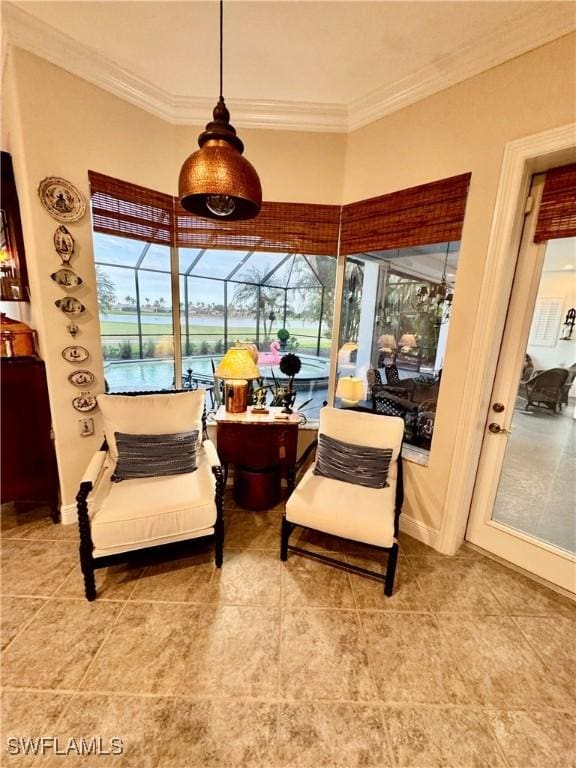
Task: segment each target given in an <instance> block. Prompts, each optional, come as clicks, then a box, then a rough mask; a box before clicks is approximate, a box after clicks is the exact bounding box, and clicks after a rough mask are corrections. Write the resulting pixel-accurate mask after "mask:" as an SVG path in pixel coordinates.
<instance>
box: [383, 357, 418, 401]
mask: <svg viewBox="0 0 576 768" xmlns="http://www.w3.org/2000/svg"><path fill="white" fill-rule="evenodd" d="M384 375H385V376H386V384H390V385H392V386H393V387H399V388H402V389H404V390H405V395H404V396H405V397H406V398H408V400H413V399H414V389H415V387H416V385H415V383H414V381H413V379H401V378H400V374H399V373H398V367H397V366H396V365H394V364H393V363H391V364H390V365H385V366H384Z"/></svg>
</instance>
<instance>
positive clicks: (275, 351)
mask: <svg viewBox="0 0 576 768" xmlns="http://www.w3.org/2000/svg"><path fill="white" fill-rule="evenodd" d="M279 352H280V342H279V341H273V342H272V343H271V344H270V352H260V354H259V355H258V365H279V363H280V360H281V359H282V357H281V356H280V354H279Z"/></svg>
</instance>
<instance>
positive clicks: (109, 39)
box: [2, 0, 576, 131]
mask: <svg viewBox="0 0 576 768" xmlns="http://www.w3.org/2000/svg"><path fill="white" fill-rule="evenodd" d="M2 15H3V21H4V22H5V28H6V34H7V39H8V41H9V42H10V43H12V44H14V45H18V46H20V47H23V48H26V49H28V50H31V51H33V52H34V53H37V54H38V55H40V56H43V57H44V58H46V59H48V60H49V61H52V62H53V63H56V64H58V65H60V66H62V67H64V68H65V69H68V70H69V71H71V72H74V73H75V74H77V75H79V76H80V77H84V78H85V79H87V80H89V81H91V82H94V83H96V84H97V85H100V86H101V87H104V88H106V89H108V90H110V91H112V92H114V93H116V94H117V95H119V96H122V97H123V98H126V99H127V100H129V101H131V102H133V103H135V104H138V106H141V107H143V108H144V109H147V110H148V111H150V112H152V113H154V114H157V115H159V116H161V117H163V118H164V119H168V120H170V121H172V122H175V123H198V122H200V123H203V122H206V121H207V119H208V115H209V112H208V111H209V110H210V109H211V107H212V106H213V105H214V103H215V101H216V97H217V95H218V18H219V16H218V3H217V2H216V0H209V1H208V2H206V1H200V0H190V1H189V2H181V1H179V0H163V2H155V1H153V0H152V1H150V2H138V1H137V0H135V1H133V2H116V1H114V0H111V1H109V2H76V1H74V0H73V1H72V2H70V1H67V2H51V1H50V0H46V1H45V2H3V3H2ZM575 26H576V23H575V12H574V4H573V3H572V2H554V1H553V0H546V1H545V2H540V1H539V0H530V1H529V2H524V1H523V0H513V1H508V0H507V1H505V2H490V1H483V2H478V1H475V2H468V1H467V0H455V1H454V2H437V1H436V0H420V1H418V2H412V0H386V1H382V2H381V1H379V0H372V1H371V2H363V1H362V0H352V1H348V2H347V1H345V0H338V1H332V0H320V1H318V0H317V1H316V2H307V1H306V0H293V1H290V0H283V1H280V2H276V1H272V0H256V1H254V0H252V1H251V2H245V1H244V0H226V2H225V5H224V58H225V61H224V96H225V97H226V101H227V103H228V105H229V107H230V109H231V112H232V115H233V118H234V123H235V124H238V125H252V126H259V127H275V128H298V129H305V130H306V129H307V130H333V131H347V130H350V129H353V128H356V127H359V126H360V125H363V124H366V123H368V122H371V121H372V120H374V119H376V118H378V117H381V116H383V115H384V114H388V113H390V112H392V111H395V110H396V109H399V108H401V107H403V106H406V105H407V104H410V103H413V102H415V101H417V100H419V99H420V98H423V97H425V96H428V95H430V94H431V93H434V92H437V91H439V90H442V89H443V88H446V87H448V86H450V85H452V84H454V83H456V82H459V81H461V80H464V79H466V78H467V77H470V76H472V75H475V74H477V73H478V72H481V71H483V70H486V69H488V68H490V67H492V66H495V65H497V64H500V63H502V62H503V61H506V60H508V59H510V58H513V57H514V56H517V55H519V54H521V53H524V52H525V51H527V50H531V49H532V48H535V47H537V46H539V45H543V44H544V43H546V42H549V41H550V40H553V39H555V38H557V37H560V36H561V35H563V34H566V33H568V32H570V31H571V30H573V29H574V28H575Z"/></svg>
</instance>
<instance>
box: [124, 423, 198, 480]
mask: <svg viewBox="0 0 576 768" xmlns="http://www.w3.org/2000/svg"><path fill="white" fill-rule="evenodd" d="M114 437H115V438H116V445H117V447H118V461H117V462H116V468H115V469H114V474H113V475H112V480H113V481H114V482H116V483H117V482H119V481H120V480H133V479H135V478H139V477H160V476H163V475H183V474H185V473H186V472H194V471H195V470H196V449H197V447H198V430H197V429H195V430H194V431H193V432H178V433H176V434H172V435H128V434H125V433H123V432H115V433H114Z"/></svg>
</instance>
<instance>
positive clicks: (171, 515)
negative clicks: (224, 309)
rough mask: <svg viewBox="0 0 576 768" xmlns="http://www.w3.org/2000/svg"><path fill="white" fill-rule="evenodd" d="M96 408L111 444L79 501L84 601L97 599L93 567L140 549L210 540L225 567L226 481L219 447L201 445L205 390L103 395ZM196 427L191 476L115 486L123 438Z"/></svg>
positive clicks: (97, 458)
mask: <svg viewBox="0 0 576 768" xmlns="http://www.w3.org/2000/svg"><path fill="white" fill-rule="evenodd" d="M98 404H99V406H100V409H101V410H102V413H103V416H104V431H105V434H106V442H105V443H104V446H103V448H102V449H101V450H100V451H98V452H97V453H96V454H95V455H94V456H93V458H92V460H91V461H90V463H89V465H88V467H87V469H86V472H85V473H84V476H83V477H82V481H81V483H80V490H79V492H78V494H77V496H76V502H77V510H78V525H79V529H80V563H81V566H82V573H83V575H84V586H85V591H86V598H87V599H88V600H94V599H95V598H96V586H95V579H94V570H95V569H96V568H104V567H107V566H109V565H113V564H114V563H117V562H122V561H125V560H126V559H127V556H128V554H129V553H131V552H134V551H135V550H144V549H152V548H157V547H161V546H164V545H167V544H172V543H174V542H178V541H187V540H190V539H197V538H200V537H204V536H213V537H214V542H215V564H216V567H220V566H221V565H222V557H223V544H224V522H223V501H222V500H223V492H224V479H223V471H222V467H221V465H220V460H219V458H218V454H217V452H216V448H215V447H214V445H213V443H211V442H210V441H209V440H203V441H202V437H203V435H204V433H205V417H204V390H197V391H194V392H180V393H175V392H165V393H158V394H138V393H134V394H131V395H100V396H99V397H98ZM196 430H197V431H198V435H199V442H198V445H197V446H195V445H194V443H192V445H193V448H192V450H193V451H194V449H195V464H196V469H195V470H194V471H182V472H181V473H179V474H163V475H159V476H144V477H133V478H132V479H124V480H122V482H114V481H113V477H114V473H115V471H116V468H117V463H118V447H117V441H116V438H117V436H118V433H122V434H129V435H130V436H140V437H142V436H158V435H164V436H166V435H173V434H177V433H183V432H194V431H196ZM164 458H165V454H162V459H164ZM153 472H154V468H153V464H151V474H153Z"/></svg>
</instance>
